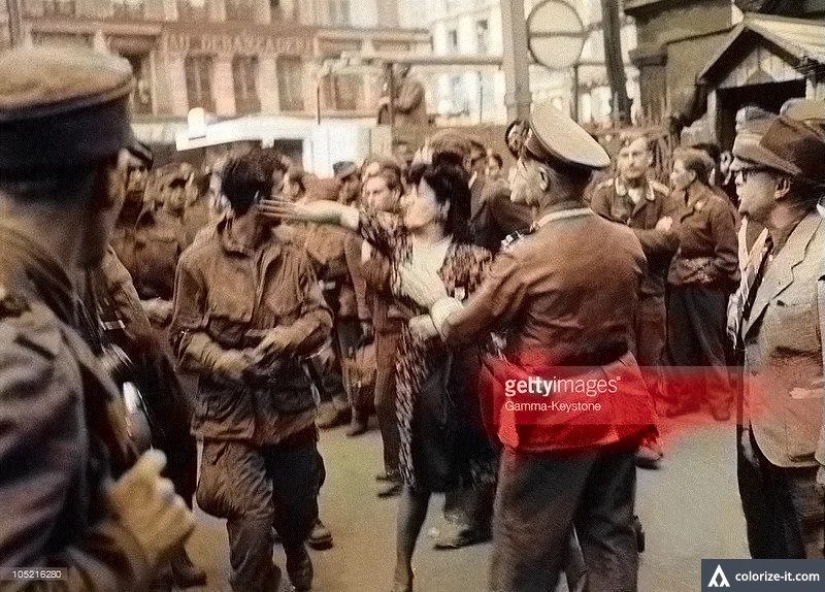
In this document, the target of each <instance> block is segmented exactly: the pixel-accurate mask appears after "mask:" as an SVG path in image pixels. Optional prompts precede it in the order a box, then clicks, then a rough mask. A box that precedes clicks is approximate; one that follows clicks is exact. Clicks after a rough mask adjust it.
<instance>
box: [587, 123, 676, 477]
mask: <svg viewBox="0 0 825 592" xmlns="http://www.w3.org/2000/svg"><path fill="white" fill-rule="evenodd" d="M652 164H653V154H652V153H651V152H650V145H649V142H648V140H647V138H646V137H645V136H644V135H643V134H640V133H629V134H624V135H622V137H621V138H620V148H619V154H618V158H617V159H616V171H617V175H616V176H615V177H614V178H612V179H607V180H606V181H603V182H601V183H599V185H597V186H596V190H595V191H594V193H593V196H592V198H591V200H590V207H591V208H592V210H593V211H594V212H596V213H597V214H599V215H600V216H602V217H604V218H607V219H608V220H612V221H613V222H618V223H619V224H625V225H627V227H628V228H630V229H632V230H633V233H634V234H635V235H636V238H638V239H639V242H640V243H641V244H642V249H643V250H644V252H645V257H647V263H648V266H647V274H646V275H645V278H644V281H643V282H642V285H641V288H640V291H639V304H638V307H637V309H636V318H635V319H634V322H633V331H632V332H631V338H632V346H633V351H634V353H635V355H636V360H637V361H638V362H639V365H640V366H642V367H643V368H645V369H646V372H647V374H646V377H647V379H648V382H649V384H650V387H651V390H652V391H653V392H654V393H660V392H661V388H662V385H663V378H662V376H660V366H661V364H662V361H663V356H664V351H665V343H666V341H665V339H666V336H665V329H666V326H667V323H666V320H665V319H666V305H665V284H666V281H667V271H668V268H669V266H670V260H671V258H672V257H673V254H674V253H675V252H676V249H677V248H678V247H679V238H678V236H677V235H676V233H675V232H674V231H673V228H672V226H673V218H672V217H671V216H672V215H673V214H674V210H675V209H676V207H675V205H674V204H673V203H672V201H671V199H670V189H668V187H667V186H665V185H662V184H661V183H658V182H656V181H655V180H653V179H651V178H650V167H651V165H652ZM661 458H662V449H661V446H660V445H659V442H658V438H657V437H656V436H655V435H653V434H651V436H650V437H649V438H647V439H646V440H645V443H644V445H643V446H642V447H641V448H640V449H639V452H638V454H637V458H636V460H637V463H638V464H639V466H642V467H647V468H655V467H656V466H658V463H659V460H660V459H661Z"/></svg>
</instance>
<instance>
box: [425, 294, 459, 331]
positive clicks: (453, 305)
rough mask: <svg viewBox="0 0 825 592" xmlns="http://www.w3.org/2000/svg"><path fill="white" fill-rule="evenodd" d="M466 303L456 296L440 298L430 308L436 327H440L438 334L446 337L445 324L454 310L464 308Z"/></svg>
mask: <svg viewBox="0 0 825 592" xmlns="http://www.w3.org/2000/svg"><path fill="white" fill-rule="evenodd" d="M463 308H464V305H463V304H461V301H460V300H458V299H456V298H442V299H441V300H438V301H437V302H436V303H435V304H433V307H432V308H431V309H430V317H432V319H433V324H434V325H435V328H436V329H438V334H439V335H441V337H444V325H445V323H446V322H447V318H448V317H449V316H450V315H451V314H453V313H454V312H458V311H459V310H462V309H463Z"/></svg>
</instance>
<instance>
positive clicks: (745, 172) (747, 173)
mask: <svg viewBox="0 0 825 592" xmlns="http://www.w3.org/2000/svg"><path fill="white" fill-rule="evenodd" d="M769 170H770V169H767V168H765V167H750V168H745V169H739V170H738V171H736V172H735V173H734V181H739V182H741V183H747V182H748V180H750V179H752V178H753V177H754V176H756V175H758V174H759V173H767V172H768V171H769Z"/></svg>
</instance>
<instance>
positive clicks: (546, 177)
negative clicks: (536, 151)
mask: <svg viewBox="0 0 825 592" xmlns="http://www.w3.org/2000/svg"><path fill="white" fill-rule="evenodd" d="M539 183H540V187H541V190H542V191H543V192H544V193H547V192H548V191H549V190H550V186H551V185H552V184H553V183H552V180H551V178H550V173H549V172H548V170H547V169H545V168H544V167H539Z"/></svg>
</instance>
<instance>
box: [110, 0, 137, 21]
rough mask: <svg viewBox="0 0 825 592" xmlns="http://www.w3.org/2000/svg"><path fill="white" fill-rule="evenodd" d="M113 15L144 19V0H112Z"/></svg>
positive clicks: (119, 17) (117, 17)
mask: <svg viewBox="0 0 825 592" xmlns="http://www.w3.org/2000/svg"><path fill="white" fill-rule="evenodd" d="M112 16H113V17H114V18H116V19H126V20H128V19H142V18H143V0H112Z"/></svg>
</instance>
